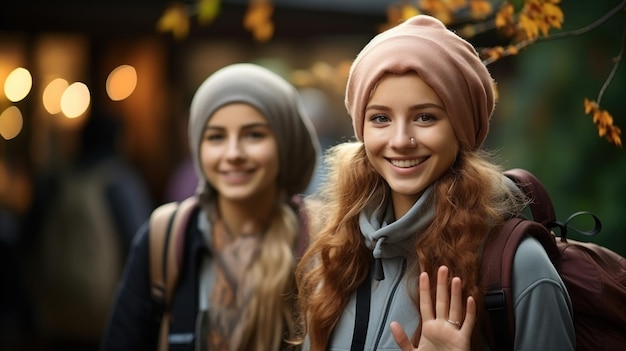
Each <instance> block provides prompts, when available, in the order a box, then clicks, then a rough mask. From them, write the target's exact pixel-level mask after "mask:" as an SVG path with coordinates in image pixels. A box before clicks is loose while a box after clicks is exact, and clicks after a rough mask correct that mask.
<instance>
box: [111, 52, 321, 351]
mask: <svg viewBox="0 0 626 351" xmlns="http://www.w3.org/2000/svg"><path fill="white" fill-rule="evenodd" d="M189 143H190V145H189V146H190V150H191V155H192V158H193V161H194V165H195V169H196V172H197V174H198V178H199V179H200V180H199V183H198V186H197V191H196V195H194V196H193V197H192V198H190V199H187V200H185V201H183V202H182V203H181V204H180V206H176V205H172V204H166V205H163V206H161V207H159V208H157V209H156V210H155V211H154V212H153V216H152V219H151V223H150V226H144V228H142V230H141V232H140V233H138V235H137V238H136V240H135V242H134V245H133V250H132V252H131V254H130V257H129V259H128V261H127V265H126V268H125V274H124V279H123V281H122V282H121V285H120V289H119V293H118V296H117V299H116V302H115V304H114V306H113V309H112V313H111V317H110V320H109V325H108V328H107V332H106V334H105V335H104V338H103V341H102V349H103V350H150V351H154V350H156V349H157V343H158V349H159V350H166V349H177V350H178V349H181V350H219V351H222V350H224V351H234V350H241V351H243V350H246V351H248V350H258V351H266V350H282V349H288V348H289V340H290V339H292V338H293V336H294V333H295V327H296V323H295V313H294V301H295V295H294V294H295V280H294V274H293V272H294V269H295V263H296V258H297V257H298V255H299V254H300V253H301V250H302V246H303V245H304V244H306V243H307V238H306V237H304V235H305V234H306V230H304V229H305V223H304V222H303V218H304V217H302V216H301V215H300V214H301V213H300V207H299V206H300V201H299V200H298V199H299V194H300V193H302V192H303V191H304V190H305V188H306V187H307V185H308V183H309V181H310V179H311V177H312V174H313V170H314V167H315V162H316V159H317V154H318V152H319V147H318V143H317V137H316V135H315V133H314V129H313V127H312V124H311V123H310V122H309V120H308V119H307V117H306V116H305V115H304V113H303V108H302V106H301V102H300V97H299V94H298V92H297V91H296V89H295V88H294V87H293V86H292V85H290V84H289V83H288V82H287V81H285V80H284V79H283V78H281V77H280V76H278V75H277V74H275V73H273V72H271V71H269V70H267V69H265V68H263V67H260V66H257V65H254V64H248V63H239V64H233V65H230V66H227V67H224V68H222V69H220V70H218V71H216V72H215V73H214V74H212V75H211V76H210V77H209V78H207V79H206V80H205V81H204V82H203V83H202V84H201V85H200V87H199V88H198V89H197V91H196V93H195V95H194V97H193V100H192V102H191V109H190V118H189ZM166 209H177V211H178V212H177V213H176V216H177V217H176V220H174V221H173V222H172V223H173V224H170V225H171V226H172V228H184V230H181V231H183V232H184V234H183V235H184V236H181V237H183V239H181V240H179V241H176V240H175V239H170V241H169V242H170V243H172V245H170V246H169V247H168V249H167V251H168V252H170V251H172V252H182V253H181V254H174V255H173V257H172V256H170V255H168V256H167V260H171V261H170V262H174V261H176V262H178V266H176V269H177V271H175V272H176V273H177V277H178V280H177V285H176V288H175V290H174V292H173V293H172V292H171V291H170V290H169V289H171V288H170V287H169V285H167V284H163V285H164V286H159V285H156V287H157V289H155V286H152V289H153V290H161V291H165V293H164V297H162V296H161V295H159V293H158V291H157V295H156V296H157V298H162V299H164V300H165V301H170V300H171V302H169V304H165V305H163V304H160V303H155V302H154V301H152V300H153V297H152V296H151V282H150V280H149V277H150V278H151V277H152V276H151V274H152V275H153V276H154V275H157V274H159V273H160V272H161V268H164V269H165V267H166V265H164V264H162V262H165V261H162V260H161V261H162V262H158V263H159V265H156V268H157V273H154V268H155V265H154V262H152V265H151V263H150V262H151V261H149V260H154V259H153V257H154V256H156V255H158V253H159V252H164V249H163V248H161V249H160V250H153V249H152V248H153V247H154V246H155V242H157V239H156V236H155V235H154V234H153V233H156V232H157V229H158V228H157V225H156V223H157V221H158V220H156V219H155V218H157V217H160V218H162V217H163V216H162V215H161V214H162V213H165V211H166ZM171 212H173V210H171V211H170V213H171ZM181 212H185V213H186V215H185V216H184V217H183V216H182V215H181ZM157 213H158V214H159V215H158V216H157ZM168 216H170V215H169V214H168ZM178 218H184V225H183V226H182V227H181V226H180V221H179V220H178ZM167 220H169V217H168V218H167ZM167 220H166V221H163V223H165V224H164V225H163V226H165V225H166V224H167ZM161 229H162V228H161ZM171 233H172V234H171V235H174V233H176V230H175V229H172V231H171ZM162 246H163V245H161V247H162ZM171 247H176V248H177V249H170V248H171ZM181 249H182V250H181ZM162 258H163V259H165V257H162ZM167 269H168V270H167V272H166V273H165V278H166V279H167V278H168V275H170V276H171V273H170V270H169V269H170V265H167ZM154 280H156V281H157V282H159V279H154ZM164 310H165V312H167V313H166V314H163V312H164ZM161 321H164V322H163V323H161Z"/></svg>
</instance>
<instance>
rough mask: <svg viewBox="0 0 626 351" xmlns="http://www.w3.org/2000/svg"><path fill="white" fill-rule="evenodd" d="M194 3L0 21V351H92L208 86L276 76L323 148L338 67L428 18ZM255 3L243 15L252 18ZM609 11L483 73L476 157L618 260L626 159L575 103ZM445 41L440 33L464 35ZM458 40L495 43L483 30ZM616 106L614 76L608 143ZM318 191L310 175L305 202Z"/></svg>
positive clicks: (361, 9)
mask: <svg viewBox="0 0 626 351" xmlns="http://www.w3.org/2000/svg"><path fill="white" fill-rule="evenodd" d="M537 1H538V2H544V1H539V0H537ZM487 2H489V3H490V4H491V5H492V6H493V7H494V8H497V7H498V6H500V5H501V4H502V3H503V2H502V1H487ZM199 3H200V4H201V5H198V4H199ZM199 3H197V2H195V1H189V2H184V3H183V2H180V3H176V4H172V3H170V2H169V1H163V0H152V1H148V0H124V1H122V0H108V1H102V0H97V1H73V0H57V1H54V2H51V1H43V0H30V1H29V0H23V1H20V2H16V1H13V2H10V3H6V4H3V5H1V6H0V83H2V85H0V88H1V89H2V93H1V94H0V135H1V136H2V137H1V138H0V272H1V276H0V279H1V281H2V289H0V349H2V350H57V349H63V350H95V349H97V343H98V340H99V335H100V333H101V332H102V328H103V325H104V323H105V319H106V314H107V310H108V307H109V303H110V299H111V296H112V294H113V293H114V290H115V284H116V283H117V280H118V279H119V275H120V271H121V267H122V266H123V262H124V258H125V256H126V253H127V249H128V245H129V243H130V240H132V237H133V235H134V232H135V231H136V230H137V228H138V227H139V226H140V225H141V224H142V223H143V222H144V221H145V220H146V219H147V218H148V216H149V214H150V211H151V210H152V209H153V208H155V207H156V206H158V205H160V204H162V203H165V202H168V201H175V200H180V199H182V198H184V197H186V196H188V195H190V194H191V193H192V192H193V190H194V188H195V185H196V180H195V175H194V173H193V169H192V168H191V164H190V163H189V160H188V147H187V129H186V127H187V113H188V106H189V103H190V100H191V97H192V95H193V93H194V91H195V89H196V88H197V87H198V85H199V84H200V83H201V82H202V81H203V80H204V79H205V78H206V77H207V76H208V75H210V74H211V73H212V72H213V71H215V70H216V69H218V68H221V67H223V66H225V65H227V64H231V63H235V62H254V63H259V64H262V65H264V66H266V67H268V68H270V69H272V70H274V71H276V72H277V73H279V74H281V75H282V76H284V77H285V78H286V79H288V80H289V81H291V82H292V83H293V84H294V85H296V86H297V87H298V88H299V90H300V91H301V93H302V96H303V100H304V102H305V106H306V108H307V110H308V113H309V116H310V117H311V119H312V120H313V122H314V125H315V126H316V128H317V131H318V134H319V137H320V142H321V143H322V145H323V146H324V147H328V146H331V145H334V144H336V143H337V142H340V141H344V140H349V139H351V138H352V127H351V124H350V119H349V117H348V116H347V114H346V112H345V108H344V106H343V88H344V85H345V79H346V76H347V70H348V68H349V65H350V62H351V60H352V59H353V58H354V57H355V56H356V54H357V53H358V51H359V50H360V49H361V48H362V47H363V45H365V44H366V43H367V42H368V41H369V40H370V39H371V37H372V36H374V35H375V34H377V33H378V32H379V31H380V30H381V29H382V28H384V26H385V25H388V23H389V22H390V21H393V19H394V18H395V17H394V16H397V14H398V13H402V7H401V5H407V4H409V5H413V7H415V8H419V6H418V5H420V6H421V5H424V6H425V5H427V4H429V5H432V4H435V3H438V1H414V2H411V1H404V2H400V1H397V0H272V1H271V2H269V3H268V2H267V1H258V0H257V1H254V0H252V1H250V2H249V1H246V0H240V1H236V0H221V1H215V0H213V1H211V0H208V1H200V2H199ZM216 3H217V5H215V4H216ZM254 3H256V4H257V5H259V6H260V7H257V11H254V12H251V11H250V5H251V4H254ZM477 3H478V2H477ZM522 3H523V1H521V0H520V1H514V2H513V4H515V6H517V7H520V6H521V4H522ZM624 3H625V2H624V1H618V0H612V1H609V0H605V1H594V2H591V1H585V2H582V1H581V2H578V1H576V2H575V1H563V2H562V3H560V4H559V6H560V8H561V9H562V11H563V14H564V21H563V24H562V29H561V30H554V31H551V33H552V32H555V33H558V32H569V31H572V30H577V29H580V28H584V27H586V26H588V25H590V24H592V23H594V21H597V20H598V19H601V18H602V17H603V16H604V15H605V14H607V13H608V12H609V11H610V10H611V9H613V8H616V7H619V6H621V12H619V11H618V12H617V15H614V16H609V17H607V18H606V19H605V20H603V21H601V22H598V23H599V25H598V26H597V27H595V28H594V29H593V30H590V31H588V32H585V33H584V34H581V35H576V36H567V37H565V38H562V39H559V40H543V41H539V42H537V43H535V44H533V45H531V46H529V47H527V48H526V49H525V50H523V51H521V52H520V53H519V54H518V55H513V56H508V57H503V58H500V59H499V60H497V61H495V62H493V63H490V64H489V69H490V70H491V71H492V74H493V76H494V78H495V79H496V81H497V82H498V91H499V103H498V106H497V109H496V112H495V115H494V117H493V119H492V124H491V128H492V129H491V132H490V135H489V137H488V140H487V143H486V147H487V148H489V149H493V150H496V151H497V155H498V156H497V160H498V161H499V162H500V163H502V165H503V166H504V167H505V168H515V167H522V168H526V169H529V170H531V171H532V172H533V173H534V174H535V175H537V176H538V177H539V178H540V179H541V181H542V182H543V183H544V185H545V186H546V188H547V189H548V190H549V192H550V194H551V196H552V200H553V202H554V205H555V208H556V212H557V217H558V218H559V219H560V220H566V219H567V217H568V216H569V215H570V214H572V213H574V212H577V211H582V210H587V211H591V212H593V213H595V214H596V215H597V216H598V217H599V218H600V219H601V220H602V225H603V227H602V232H601V234H599V235H596V236H593V237H583V236H582V235H580V234H577V233H568V234H569V235H570V237H572V238H575V239H579V240H585V241H592V242H597V243H600V244H602V245H605V246H607V247H609V248H611V249H612V250H614V251H616V252H618V253H620V254H622V255H626V229H625V224H626V220H625V219H624V216H625V215H626V211H625V209H626V181H625V179H626V154H625V153H624V150H623V149H622V148H621V147H619V146H617V145H615V144H613V143H611V142H609V141H608V140H607V139H605V138H602V137H599V136H598V131H597V129H596V126H595V125H594V122H593V121H592V118H591V115H588V114H585V111H584V108H583V101H584V99H585V98H588V99H589V100H596V99H597V97H598V94H599V92H600V91H601V89H602V87H603V84H604V83H605V81H606V80H607V77H609V75H610V73H611V70H612V69H613V67H614V63H615V61H614V58H615V57H617V56H618V55H619V54H620V50H623V49H624V39H623V36H624V32H625V18H624V14H625V12H624ZM267 4H270V5H271V6H269V7H267V6H266V7H263V6H265V5H267ZM202 6H205V7H202ZM399 6H400V7H399ZM405 10H406V8H405ZM181 16H182V17H181ZM185 16H186V17H185ZM203 16H204V19H202V17H203ZM206 16H209V17H210V18H209V19H206ZM491 20H492V22H493V18H492V19H491ZM187 25H188V26H187ZM462 25H463V23H462V22H454V21H452V22H451V23H450V27H451V28H453V29H454V28H458V29H459V30H460V31H459V33H465V32H464V31H461V29H462V28H463V27H462ZM468 40H470V41H471V42H472V43H473V44H475V45H476V46H477V47H493V46H497V45H505V44H506V42H507V41H506V40H505V39H504V38H503V37H502V36H501V35H498V34H497V33H495V31H493V30H492V31H485V32H483V33H480V34H478V35H475V36H472V37H471V38H468ZM625 96H626V67H624V65H622V66H621V67H618V68H617V69H616V70H615V71H614V76H613V77H612V80H611V81H610V84H609V85H608V86H607V87H606V89H605V90H604V93H603V95H602V100H601V106H600V107H601V108H602V109H603V110H607V111H609V113H610V114H611V115H612V116H613V118H614V123H615V125H617V126H624V125H626V105H624V97H625ZM319 177H323V169H322V168H320V169H319V170H318V172H317V177H316V179H314V181H313V183H312V184H311V187H310V189H309V191H313V190H314V189H315V186H316V185H317V182H318V181H319ZM591 223H592V222H590V221H585V220H582V221H579V222H578V223H577V225H578V226H579V227H582V228H583V229H589V228H590V226H591Z"/></svg>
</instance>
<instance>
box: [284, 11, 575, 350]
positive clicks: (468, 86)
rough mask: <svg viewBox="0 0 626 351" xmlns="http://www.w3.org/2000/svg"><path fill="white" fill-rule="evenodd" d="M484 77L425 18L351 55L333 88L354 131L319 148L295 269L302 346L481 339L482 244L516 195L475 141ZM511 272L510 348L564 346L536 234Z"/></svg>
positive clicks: (480, 344) (468, 51)
mask: <svg viewBox="0 0 626 351" xmlns="http://www.w3.org/2000/svg"><path fill="white" fill-rule="evenodd" d="M493 84H494V83H493V81H492V78H491V75H490V74H489V72H488V70H487V68H486V67H485V66H484V65H483V64H482V62H481V60H480V59H479V57H478V55H477V52H476V51H475V49H474V48H473V47H472V45H470V44H469V43H468V42H467V41H465V40H463V39H462V38H460V37H459V36H457V35H456V34H455V33H453V32H451V31H449V30H448V29H447V28H446V27H445V26H444V25H443V24H442V23H441V22H440V21H439V20H437V19H435V18H434V17H430V16H425V15H418V16H415V17H412V18H410V19H408V20H406V21H405V22H403V23H401V24H399V25H397V26H396V27H393V28H391V29H389V30H387V31H385V32H383V33H381V34H379V35H377V36H376V37H374V38H373V39H372V40H371V41H370V42H369V43H368V44H367V45H366V46H365V47H364V48H363V49H362V50H361V52H360V53H359V54H358V55H357V57H356V59H355V60H354V62H353V64H352V66H351V70H350V75H349V78H348V82H347V87H346V95H345V104H346V108H347V110H348V113H349V115H350V117H351V118H352V122H353V127H354V133H355V136H356V139H357V140H356V141H354V142H347V143H343V144H340V145H338V146H336V147H334V148H332V149H330V151H329V153H328V155H327V160H326V161H327V167H328V169H329V174H328V178H327V179H328V181H327V182H326V184H324V185H323V186H322V188H321V193H320V194H319V196H317V197H315V198H311V199H310V200H308V201H309V202H310V206H311V207H310V208H311V211H316V213H319V215H316V216H315V218H312V221H311V223H310V231H311V237H312V238H314V239H313V240H312V241H311V244H310V246H309V247H308V249H307V251H305V254H304V255H303V257H302V260H301V261H300V262H299V264H298V267H297V271H296V279H297V282H298V290H299V294H300V296H299V299H298V302H299V304H300V311H301V313H302V316H301V317H302V319H303V323H304V326H303V327H302V329H303V330H304V332H305V335H304V337H303V338H302V343H303V345H304V349H305V350H314V351H322V350H327V349H332V350H398V349H401V350H403V351H407V350H413V349H414V348H415V347H416V348H417V349H419V350H470V349H471V350H482V349H485V350H487V349H489V345H488V343H487V342H486V340H485V339H484V334H483V330H482V328H480V327H479V326H480V325H481V324H479V321H481V320H482V319H481V318H482V309H483V304H482V301H483V295H484V292H483V287H482V285H481V281H480V279H481V274H480V273H481V272H480V253H481V249H482V247H483V244H484V243H485V242H486V240H489V235H490V233H492V232H493V230H497V229H498V228H499V225H500V224H502V223H503V222H504V221H505V220H506V219H508V218H510V217H512V216H516V215H519V214H520V212H521V211H522V209H523V208H524V206H525V205H526V204H527V203H528V200H527V199H526V198H525V197H524V196H523V194H522V193H521V191H520V190H519V189H518V187H517V186H516V185H515V184H514V183H513V182H512V181H510V180H509V179H508V178H506V177H505V176H504V175H503V174H502V169H501V168H500V167H499V166H497V165H495V164H494V163H492V162H491V161H489V157H490V155H489V154H488V153H487V152H486V151H482V150H481V146H482V144H483V142H484V140H485V138H486V137H487V132H488V130H489V120H490V118H491V115H492V112H493V110H494V106H495V98H494V95H495V94H494V86H493ZM315 206H317V207H319V209H318V210H315V208H316V207H315ZM513 280H514V281H513V283H512V286H513V291H512V296H513V298H514V301H513V304H514V306H515V328H516V329H515V332H516V334H515V335H516V338H515V342H514V349H515V350H529V351H530V350H573V349H574V343H575V341H574V328H573V323H572V306H571V302H570V299H569V296H568V294H567V291H566V288H565V286H564V284H563V282H562V281H561V279H560V277H559V275H558V273H557V272H556V270H555V268H554V266H553V265H552V263H551V262H550V259H549V258H548V255H547V254H546V252H545V251H544V250H543V248H542V247H541V245H540V244H539V242H538V241H537V240H536V239H534V238H531V237H528V238H525V239H524V240H523V241H522V243H521V244H520V246H519V248H518V250H517V252H516V254H515V260H514V264H513ZM434 306H436V307H435V308H433V307H434Z"/></svg>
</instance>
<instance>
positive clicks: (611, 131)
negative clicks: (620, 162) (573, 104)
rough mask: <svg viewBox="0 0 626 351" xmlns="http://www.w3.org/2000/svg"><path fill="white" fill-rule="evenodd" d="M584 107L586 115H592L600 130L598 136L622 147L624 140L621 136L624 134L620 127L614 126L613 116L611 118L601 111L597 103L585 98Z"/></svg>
mask: <svg viewBox="0 0 626 351" xmlns="http://www.w3.org/2000/svg"><path fill="white" fill-rule="evenodd" d="M583 107H584V109H585V114H591V115H592V121H593V123H594V124H595V125H596V128H597V129H598V136H599V137H601V138H605V139H606V140H608V141H609V142H610V143H612V144H614V145H617V146H619V147H621V146H622V139H621V137H620V135H621V134H622V130H621V129H620V128H619V127H618V126H616V125H614V120H613V116H611V114H610V113H609V112H608V111H606V110H601V109H600V106H599V105H598V103H597V102H595V101H592V100H589V99H587V98H585V101H584V103H583Z"/></svg>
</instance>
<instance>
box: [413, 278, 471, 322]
mask: <svg viewBox="0 0 626 351" xmlns="http://www.w3.org/2000/svg"><path fill="white" fill-rule="evenodd" d="M448 275H449V269H448V267H446V266H441V267H439V269H438V270H437V289H436V293H435V295H436V301H435V311H434V312H433V307H432V306H433V303H432V298H431V294H430V280H429V278H428V274H427V273H426V272H422V274H421V275H420V282H419V283H420V285H419V286H420V313H421V315H422V319H423V320H432V319H437V318H441V319H444V320H446V321H448V322H450V323H452V324H455V325H457V326H458V327H459V328H460V327H461V325H462V324H463V323H464V322H465V319H466V318H468V317H470V314H471V318H472V323H471V325H470V327H473V324H474V322H475V318H476V302H475V301H474V299H473V298H472V299H471V307H472V311H470V310H469V308H470V304H469V303H468V305H467V308H468V310H467V311H464V307H463V291H462V282H461V278H459V277H454V278H452V280H451V283H450V285H449V284H448ZM468 301H469V299H468ZM464 315H465V316H464ZM470 329H471V328H470Z"/></svg>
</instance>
